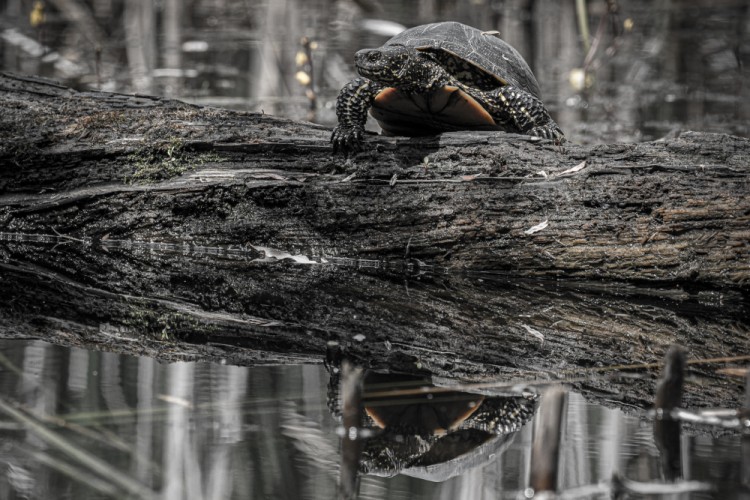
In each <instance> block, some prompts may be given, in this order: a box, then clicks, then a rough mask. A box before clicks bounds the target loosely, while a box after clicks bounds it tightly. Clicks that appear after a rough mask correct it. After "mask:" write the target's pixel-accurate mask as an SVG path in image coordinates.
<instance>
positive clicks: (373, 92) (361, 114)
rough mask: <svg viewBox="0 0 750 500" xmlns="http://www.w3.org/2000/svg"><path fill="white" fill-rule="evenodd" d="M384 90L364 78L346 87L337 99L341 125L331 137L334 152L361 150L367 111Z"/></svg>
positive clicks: (337, 110) (377, 84)
mask: <svg viewBox="0 0 750 500" xmlns="http://www.w3.org/2000/svg"><path fill="white" fill-rule="evenodd" d="M382 90H383V87H382V85H380V84H379V83H377V82H373V81H372V80H368V79H367V78H362V77H358V78H355V79H353V80H352V81H350V82H349V83H347V84H346V85H344V88H343V89H341V92H339V96H338V98H337V99H336V116H337V117H338V119H339V123H338V125H337V126H336V128H334V129H333V134H332V135H331V143H333V150H334V152H336V151H351V150H356V149H359V148H360V146H361V145H362V136H363V134H364V132H365V123H366V122H367V111H368V110H369V109H370V107H371V106H372V102H373V100H375V96H377V95H378V94H379V93H380V92H381V91H382Z"/></svg>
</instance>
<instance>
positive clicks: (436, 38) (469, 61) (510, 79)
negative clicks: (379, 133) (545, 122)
mask: <svg viewBox="0 0 750 500" xmlns="http://www.w3.org/2000/svg"><path fill="white" fill-rule="evenodd" d="M391 45H402V46H407V47H413V48H415V49H416V50H419V51H424V52H431V53H432V54H433V56H435V58H436V59H437V60H438V61H439V62H440V63H441V64H442V65H443V66H444V67H445V68H446V70H447V71H448V72H449V73H450V74H452V75H453V76H455V77H456V78H457V79H458V80H460V81H461V82H462V83H464V84H465V85H467V86H469V87H477V88H481V89H483V90H488V89H490V88H496V87H499V86H502V85H512V86H515V87H518V88H520V89H522V90H525V91H526V92H529V93H531V94H533V95H534V96H535V97H539V94H540V92H539V84H538V83H537V81H536V78H535V77H534V74H533V73H532V72H531V69H530V68H529V65H528V64H526V61H524V59H523V57H521V54H519V53H518V51H516V49H514V48H513V47H511V46H510V45H508V44H507V43H505V42H504V41H503V40H501V39H499V38H497V37H496V36H494V34H491V33H485V32H482V31H480V30H478V29H476V28H472V27H471V26H467V25H465V24H461V23H457V22H442V23H433V24H425V25H422V26H416V27H414V28H410V29H408V30H406V31H403V32H401V33H399V34H398V35H396V36H394V37H393V38H391V39H390V40H388V41H387V42H386V43H385V44H384V46H391ZM370 114H371V115H372V116H373V118H375V119H376V120H377V121H378V123H379V124H380V126H381V128H382V129H383V132H384V133H385V134H387V135H389V134H393V135H407V136H416V135H432V134H435V133H439V132H444V131H450V130H465V129H479V130H492V129H498V128H500V127H498V126H497V124H496V123H495V121H494V120H493V119H492V116H491V115H490V114H489V113H488V112H487V111H486V110H485V109H484V108H483V107H482V106H481V104H479V103H478V102H477V101H476V100H475V99H473V98H472V97H471V96H470V95H468V94H467V93H465V92H464V91H463V90H461V89H459V88H457V87H451V86H446V87H443V88H442V89H439V90H437V91H436V92H433V93H432V94H426V95H419V94H409V93H404V92H401V91H400V90H398V89H397V88H391V87H389V88H387V89H385V90H383V91H382V92H381V93H380V94H378V96H377V97H376V98H375V101H374V102H373V106H372V108H371V109H370Z"/></svg>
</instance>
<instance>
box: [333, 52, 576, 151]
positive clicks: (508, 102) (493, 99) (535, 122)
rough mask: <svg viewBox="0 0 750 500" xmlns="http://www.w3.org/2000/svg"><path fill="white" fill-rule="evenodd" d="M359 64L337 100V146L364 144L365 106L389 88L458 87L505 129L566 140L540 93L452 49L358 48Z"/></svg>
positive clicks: (408, 91) (347, 147)
mask: <svg viewBox="0 0 750 500" xmlns="http://www.w3.org/2000/svg"><path fill="white" fill-rule="evenodd" d="M355 63H356V66H357V71H358V72H359V74H360V75H361V76H359V77H357V78H355V79H354V80H352V81H351V82H349V83H348V84H347V85H346V86H344V88H343V89H342V90H341V93H340V94H339V97H338V99H337V101H336V115H337V117H338V119H339V123H338V126H337V127H336V128H335V129H334V132H333V135H332V137H331V142H332V143H333V148H334V150H335V151H350V150H357V149H359V148H360V147H361V144H362V136H363V134H364V127H365V122H366V121H367V111H368V110H369V109H370V107H371V106H372V104H373V102H374V101H375V99H376V98H377V96H378V94H379V93H380V92H382V91H383V90H384V89H386V88H389V87H390V88H396V89H398V90H399V91H400V92H402V93H405V94H407V95H408V94H422V95H429V94H431V93H433V92H435V91H437V90H438V89H440V88H443V87H446V86H450V87H457V88H459V89H461V90H463V91H464V92H465V93H466V94H467V95H469V96H470V97H471V98H473V99H474V100H475V101H477V103H479V105H480V106H482V107H483V108H484V109H485V110H487V112H488V113H489V114H490V116H491V117H492V119H493V120H494V121H495V124H496V125H497V126H498V127H499V128H500V129H502V130H505V131H507V132H514V133H522V134H527V135H532V136H537V137H542V138H546V139H552V140H554V141H556V142H558V143H561V142H563V141H564V140H565V136H564V134H563V132H562V130H561V129H560V127H559V126H558V125H557V123H555V121H554V120H553V119H552V117H550V115H549V113H548V112H547V109H546V108H545V107H544V104H543V103H542V102H541V101H540V100H539V99H538V98H537V97H535V96H534V95H533V94H531V93H530V92H527V91H525V90H523V89H521V88H519V87H516V86H513V85H510V84H507V83H505V82H504V81H503V80H502V79H501V78H500V77H498V76H495V75H492V74H489V73H487V72H485V71H482V70H480V69H479V68H477V67H476V66H474V65H472V64H471V63H469V62H467V61H465V60H463V59H461V58H459V57H457V56H454V55H451V54H449V53H446V52H441V51H435V52H433V51H429V50H417V49H415V48H413V47H406V46H401V45H386V46H384V47H381V48H379V49H366V50H361V51H359V52H357V54H356V56H355ZM446 130H448V129H447V128H446ZM414 135H419V134H414Z"/></svg>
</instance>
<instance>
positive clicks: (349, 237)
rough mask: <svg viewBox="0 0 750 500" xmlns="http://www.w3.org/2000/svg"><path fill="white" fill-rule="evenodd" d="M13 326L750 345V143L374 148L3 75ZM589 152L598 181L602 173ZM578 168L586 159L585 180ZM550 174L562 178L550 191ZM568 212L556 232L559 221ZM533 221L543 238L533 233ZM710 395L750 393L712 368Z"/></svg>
mask: <svg viewBox="0 0 750 500" xmlns="http://www.w3.org/2000/svg"><path fill="white" fill-rule="evenodd" d="M0 90H2V93H0V105H1V106H2V108H3V113H2V115H1V116H0V165H2V166H1V167H0V269H2V271H1V272H2V278H3V279H2V280H0V296H2V297H5V299H4V301H3V303H2V304H0V335H2V336H5V337H13V336H19V337H44V338H48V339H50V340H54V341H56V342H60V343H67V344H71V345H85V346H88V347H91V346H99V347H101V348H107V349H117V350H125V351H127V352H134V353H138V352H143V353H147V354H149V355H154V356H158V357H160V358H163V359H184V358H186V357H189V358H202V359H213V360H219V359H222V360H225V361H227V362H230V363H237V364H249V363H264V362H267V363H278V362H313V361H315V362H317V361H319V360H321V359H322V356H323V354H324V352H325V349H326V343H327V342H328V341H337V342H339V343H340V344H341V345H342V347H343V348H344V349H345V350H346V352H347V355H348V356H351V357H352V358H353V359H355V360H357V361H359V362H360V363H362V364H364V365H366V366H370V367H391V368H397V369H400V370H422V371H428V372H431V373H433V374H435V375H438V376H441V377H462V378H466V379H474V380H477V379H479V380H481V379H484V378H486V377H498V376H500V377H505V378H523V379H525V380H528V379H533V378H539V377H541V378H544V379H550V378H556V377H558V376H560V377H565V378H576V377H579V376H580V375H581V374H584V375H585V376H586V377H588V378H587V379H586V380H580V379H578V378H576V380H578V381H577V382H576V387H577V388H578V389H579V390H582V391H584V392H585V393H586V394H589V395H591V396H598V397H600V398H602V399H606V400H612V399H619V400H621V401H622V402H623V403H634V404H648V402H649V401H650V399H651V394H653V381H654V379H653V377H652V376H651V375H648V376H646V377H644V378H642V379H636V380H631V379H628V380H620V379H611V378H603V377H601V374H599V375H597V373H599V372H597V370H599V369H601V367H602V366H604V365H612V364H629V363H654V362H657V361H658V360H659V359H661V356H662V355H663V353H664V351H665V350H666V348H667V346H668V345H670V344H672V343H675V342H677V343H680V344H681V345H684V346H685V347H686V348H688V349H689V350H690V352H691V354H692V355H693V356H694V357H697V358H705V357H718V356H732V355H740V354H746V353H747V352H748V350H749V349H748V348H749V347H750V332H749V329H748V317H749V315H748V312H747V309H748V307H747V294H748V277H749V276H750V259H749V258H748V257H750V254H749V250H748V235H750V225H749V224H748V221H749V218H750V197H749V196H748V194H747V193H748V191H747V187H748V186H747V184H748V174H749V173H750V167H749V166H748V165H749V164H750V163H749V162H748V156H749V154H750V142H748V140H747V139H742V138H738V137H731V136H726V135H715V134H713V135H712V134H697V133H685V134H682V135H681V136H680V137H679V138H676V139H670V140H667V141H663V142H654V143H646V144H631V145H600V146H593V147H583V146H577V145H568V146H566V147H565V148H564V150H563V149H561V148H559V147H556V146H554V145H553V144H551V143H547V142H543V141H536V140H534V139H532V138H529V137H522V136H512V135H505V134H500V133H454V134H444V135H443V136H440V137H436V138H421V139H404V138H383V137H375V136H371V137H368V146H369V147H370V149H368V150H367V151H365V152H362V153H359V154H357V155H352V156H350V157H349V158H346V157H342V156H333V155H332V154H331V151H330V147H329V144H328V138H329V134H330V130H329V129H326V128H324V127H320V126H317V125H312V124H305V123H296V122H290V121H286V120H282V119H278V118H273V117H269V116H262V115H260V114H243V113H234V112H231V111H225V110H217V109H209V108H199V107H195V106H190V105H187V104H184V103H180V102H177V101H171V100H162V99H158V98H154V97H146V96H124V95H117V94H104V93H84V92H75V91H73V90H70V89H66V88H63V87H60V86H57V85H54V84H51V83H49V82H47V81H42V80H36V79H28V78H20V77H14V76H11V75H0ZM584 161H585V165H583V163H584ZM573 167H577V168H575V169H574V168H573ZM541 172H544V174H542V173H541ZM545 221H546V225H542V224H541V223H542V222H545ZM532 228H533V229H532ZM695 373H696V374H697V375H698V376H699V377H705V378H704V379H701V381H702V383H704V384H706V385H710V386H711V389H710V391H705V390H701V391H691V390H690V388H689V387H688V388H686V401H687V402H688V406H690V403H697V404H711V403H715V404H720V405H721V406H726V405H727V404H729V402H730V401H738V400H739V395H738V394H737V388H736V386H734V385H733V384H732V383H731V381H727V380H725V379H724V378H723V377H720V376H717V375H715V374H714V372H713V369H712V367H710V366H706V367H701V366H696V371H695Z"/></svg>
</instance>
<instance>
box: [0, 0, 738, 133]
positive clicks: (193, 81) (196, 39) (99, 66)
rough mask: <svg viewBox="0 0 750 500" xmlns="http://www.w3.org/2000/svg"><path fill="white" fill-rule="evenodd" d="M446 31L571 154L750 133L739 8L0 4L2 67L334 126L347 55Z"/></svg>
mask: <svg viewBox="0 0 750 500" xmlns="http://www.w3.org/2000/svg"><path fill="white" fill-rule="evenodd" d="M441 20H456V21H461V22H464V23H466V24H470V25H472V26H475V27H477V28H480V29H482V30H497V31H499V33H500V36H501V38H503V39H504V40H506V41H507V42H509V43H511V44H512V45H514V46H515V47H516V48H517V49H518V50H519V51H520V52H521V54H522V55H523V56H524V57H525V58H526V60H527V61H528V62H529V64H530V66H531V68H532V70H533V71H534V73H535V74H536V76H537V79H538V80H539V83H540V85H541V88H542V93H543V98H544V101H545V102H546V104H547V106H548V108H549V109H550V111H551V112H552V114H553V116H555V117H556V118H557V121H558V123H560V125H561V126H562V128H563V130H564V131H565V132H566V134H567V135H568V137H569V138H570V139H571V140H573V141H574V142H579V143H597V142H614V141H628V142H630V141H643V140H653V139H658V138H660V137H663V136H665V135H667V134H670V133H672V134H674V133H677V132H679V131H680V130H685V129H690V130H704V131H715V132H727V133H731V134H735V135H741V136H748V134H749V132H748V117H750V103H749V101H750V99H749V98H748V97H749V95H748V87H747V83H746V81H745V78H744V76H745V74H746V71H747V66H748V63H750V36H749V35H748V33H750V1H748V0H620V1H617V0H560V1H541V0H409V1H405V0H402V1H399V0H127V1H126V0H0V69H1V70H3V71H11V72H17V73H23V74H32V75H42V76H46V77H50V78H53V79H56V80H59V81H62V82H63V83H65V84H67V85H71V86H73V87H76V88H79V89H100V90H106V91H116V92H135V93H146V94H157V95H164V96H168V97H174V98H178V99H182V100H186V101H189V102H193V103H197V104H204V105H210V106H220V107H227V108H233V109H239V110H251V111H259V110H263V111H264V112H266V113H272V114H276V115H281V116H285V117H289V118H294V119H305V120H309V121H314V122H318V123H322V124H325V125H333V124H334V123H335V113H334V107H335V98H336V95H337V93H338V91H339V89H340V88H341V87H342V86H343V85H344V84H345V83H346V82H347V81H348V80H349V79H351V78H352V77H353V76H354V75H355V72H354V67H353V55H354V53H355V52H356V51H357V50H359V49H361V48H365V47H376V46H379V45H381V44H382V43H383V42H384V41H385V40H387V39H388V38H390V37H391V36H393V35H395V34H396V33H398V32H399V31H401V30H403V29H405V28H408V27H411V26H415V25H418V24H424V23H428V22H434V21H441Z"/></svg>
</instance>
